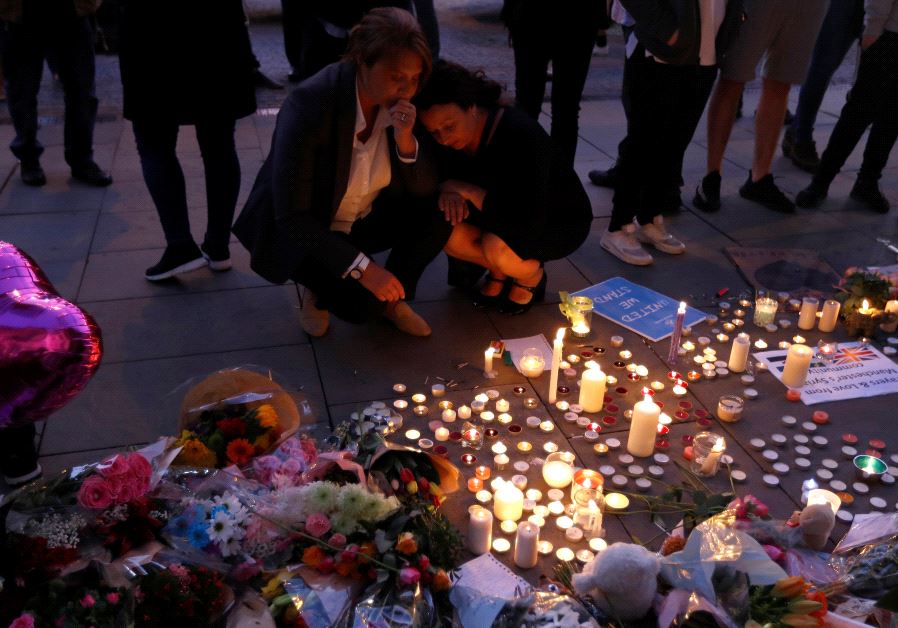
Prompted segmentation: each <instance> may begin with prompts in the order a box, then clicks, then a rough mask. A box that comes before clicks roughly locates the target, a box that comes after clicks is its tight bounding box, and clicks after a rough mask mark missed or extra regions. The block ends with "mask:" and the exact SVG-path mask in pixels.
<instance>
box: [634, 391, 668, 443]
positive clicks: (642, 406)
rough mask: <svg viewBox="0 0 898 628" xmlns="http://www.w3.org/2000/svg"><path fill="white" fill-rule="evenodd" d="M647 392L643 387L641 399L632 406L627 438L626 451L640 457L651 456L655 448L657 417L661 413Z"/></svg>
mask: <svg viewBox="0 0 898 628" xmlns="http://www.w3.org/2000/svg"><path fill="white" fill-rule="evenodd" d="M647 393H648V391H647V390H645V389H644V390H643V395H644V396H643V400H642V401H639V402H637V403H636V405H635V406H633V418H632V420H631V422H630V436H629V438H628V439H627V451H628V452H630V454H631V455H633V456H638V457H640V458H644V457H646V456H651V455H652V452H653V451H654V449H655V437H656V434H657V431H658V417H659V416H660V415H661V408H660V407H659V406H658V404H657V403H655V402H654V401H652V397H651V396H650V395H648V394H647Z"/></svg>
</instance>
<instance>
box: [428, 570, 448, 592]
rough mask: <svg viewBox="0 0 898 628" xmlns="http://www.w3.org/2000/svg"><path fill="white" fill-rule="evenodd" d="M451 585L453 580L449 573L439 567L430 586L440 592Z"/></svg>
mask: <svg viewBox="0 0 898 628" xmlns="http://www.w3.org/2000/svg"><path fill="white" fill-rule="evenodd" d="M451 586H452V581H451V580H450V579H449V574H447V573H446V572H445V571H443V570H442V569H437V571H436V573H435V574H433V584H431V585H430V588H431V589H433V590H434V591H436V592H438V593H439V592H440V591H445V590H447V589H448V588H449V587H451Z"/></svg>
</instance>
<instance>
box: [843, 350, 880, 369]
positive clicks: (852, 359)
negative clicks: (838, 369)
mask: <svg viewBox="0 0 898 628" xmlns="http://www.w3.org/2000/svg"><path fill="white" fill-rule="evenodd" d="M878 357H879V356H877V355H876V353H874V352H873V351H871V350H870V349H869V348H868V347H846V348H843V349H839V350H838V351H837V352H836V355H835V356H834V358H833V364H838V365H843V364H859V363H861V362H866V361H867V360H875V359H877V358H878Z"/></svg>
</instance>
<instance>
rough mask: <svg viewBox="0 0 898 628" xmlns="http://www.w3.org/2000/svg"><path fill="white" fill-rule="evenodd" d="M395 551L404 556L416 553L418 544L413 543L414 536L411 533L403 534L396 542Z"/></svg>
mask: <svg viewBox="0 0 898 628" xmlns="http://www.w3.org/2000/svg"><path fill="white" fill-rule="evenodd" d="M396 551H397V552H399V553H400V554H405V555H406V556H408V555H411V554H414V553H415V552H417V551H418V543H417V541H415V535H414V534H412V533H411V532H403V533H402V534H400V535H399V540H397V541H396Z"/></svg>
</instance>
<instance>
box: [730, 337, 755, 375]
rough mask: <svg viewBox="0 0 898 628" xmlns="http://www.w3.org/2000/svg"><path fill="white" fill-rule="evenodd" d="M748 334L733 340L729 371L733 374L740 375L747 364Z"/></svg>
mask: <svg viewBox="0 0 898 628" xmlns="http://www.w3.org/2000/svg"><path fill="white" fill-rule="evenodd" d="M750 342H751V339H750V338H749V337H748V334H739V335H738V336H736V337H735V338H733V346H732V348H731V349H730V361H729V362H728V366H729V369H730V370H731V371H732V372H733V373H741V372H743V371H744V370H745V367H746V365H747V364H748V350H749V348H750V346H751V344H750Z"/></svg>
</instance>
